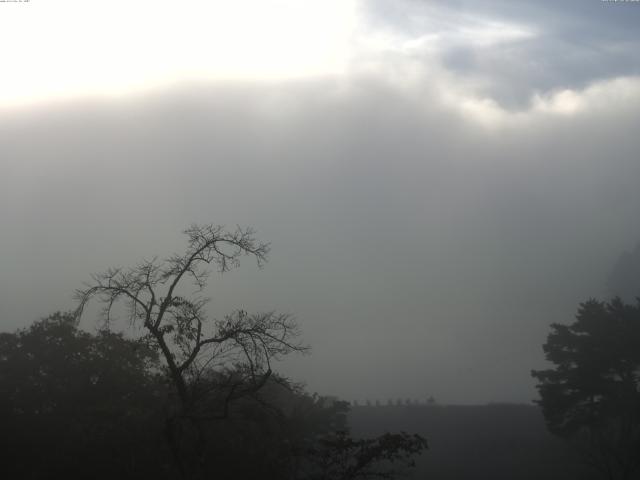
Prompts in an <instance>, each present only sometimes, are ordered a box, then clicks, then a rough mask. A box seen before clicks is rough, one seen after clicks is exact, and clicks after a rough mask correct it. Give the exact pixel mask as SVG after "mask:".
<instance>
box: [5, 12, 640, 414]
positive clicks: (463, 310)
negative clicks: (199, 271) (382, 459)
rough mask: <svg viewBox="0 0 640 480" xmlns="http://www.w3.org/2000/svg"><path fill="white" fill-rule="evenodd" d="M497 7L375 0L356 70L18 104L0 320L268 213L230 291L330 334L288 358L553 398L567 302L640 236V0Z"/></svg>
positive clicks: (334, 388) (337, 370)
mask: <svg viewBox="0 0 640 480" xmlns="http://www.w3.org/2000/svg"><path fill="white" fill-rule="evenodd" d="M480 3H482V4H483V6H482V9H481V11H476V10H470V8H471V7H467V4H468V2H451V4H450V5H449V6H448V7H446V8H444V7H438V6H436V5H435V4H432V3H429V2H427V3H423V2H417V1H406V2H399V3H398V4H397V5H394V6H391V5H390V3H389V2H372V3H371V4H370V6H369V7H367V9H365V10H366V11H365V12H364V14H363V15H364V18H365V19H366V23H364V27H363V28H364V30H366V31H367V32H369V33H370V32H372V31H376V32H378V33H380V32H383V33H384V38H385V39H386V40H385V42H386V43H384V45H382V46H380V44H379V42H378V43H377V42H376V41H374V40H375V39H376V38H377V37H375V36H374V35H368V36H363V37H362V38H361V39H360V44H361V48H360V49H359V50H358V53H357V55H354V56H353V58H352V60H351V64H350V66H349V68H348V69H347V70H346V71H345V72H344V73H343V74H340V75H335V74H331V75H325V76H322V75H319V76H313V77H310V78H304V79H297V80H287V79H282V80H269V81H262V80H259V79H249V80H243V81H237V82H232V81H222V80H206V81H205V80H198V79H190V80H189V79H186V80H183V81H179V82H176V83H174V84H173V85H169V86H165V87H162V88H156V89H154V90H150V91H144V92H137V93H134V94H128V95H122V96H118V97H99V96H82V97H78V98H72V99H66V100H51V101H48V102H41V103H37V104H35V105H28V106H24V107H20V106H8V107H4V108H2V109H1V110H0V149H1V153H0V155H1V157H0V158H1V163H2V175H0V225H2V235H0V258H1V265H2V269H1V270H0V318H1V325H2V330H13V329H15V328H18V327H22V326H26V325H28V324H29V323H30V322H32V321H33V320H35V319H37V318H40V317H43V316H45V315H47V314H49V313H51V312H53V311H56V310H69V309H72V308H73V307H74V303H73V299H72V295H73V292H74V290H75V289H76V288H78V287H81V286H82V284H83V282H84V281H86V280H89V278H90V274H91V273H94V272H99V271H102V270H105V269H106V268H108V267H110V266H128V265H132V264H134V263H135V262H137V261H138V260H140V259H142V258H150V257H152V256H153V255H158V256H160V257H164V256H168V255H170V254H171V253H173V252H180V251H181V250H182V249H183V248H184V245H185V240H184V237H183V236H182V235H181V233H180V232H181V231H182V230H183V229H184V228H186V227H188V226H189V225H190V224H191V223H194V222H196V223H208V222H212V223H217V224H224V225H227V226H229V227H231V228H233V227H234V226H235V225H236V224H237V225H241V226H252V227H254V228H255V229H256V230H257V236H258V238H259V239H260V240H263V241H268V242H270V243H271V247H272V250H271V254H270V256H269V262H268V263H267V265H266V266H265V268H264V269H262V270H259V269H258V268H257V267H256V266H255V264H254V263H252V262H251V261H250V259H247V261H245V262H243V263H242V265H241V267H240V268H239V269H237V270H234V271H232V272H229V273H226V274H224V275H223V276H219V275H213V276H212V279H211V282H210V286H209V289H208V290H207V292H206V293H207V294H208V295H210V296H211V297H212V303H211V305H210V312H211V314H212V316H216V317H220V316H222V315H224V313H227V312H230V311H232V310H235V309H239V308H242V309H245V310H249V311H261V310H276V311H280V312H285V313H291V314H293V315H295V317H296V318H297V319H298V321H299V323H300V325H301V327H302V331H303V338H304V340H305V342H307V343H308V344H310V345H311V347H312V351H311V354H310V355H308V356H298V357H295V358H288V359H286V360H285V361H284V362H283V363H282V364H281V365H280V366H279V370H281V371H282V372H284V373H285V374H287V375H289V376H290V377H292V378H294V379H299V380H301V381H304V382H306V384H307V385H308V388H309V389H310V390H311V391H318V392H321V393H324V394H334V395H338V396H340V397H343V398H345V399H349V400H353V399H359V400H360V401H361V402H362V401H364V400H365V399H370V400H372V401H373V400H375V399H379V400H381V401H383V402H386V400H387V399H388V398H393V399H395V398H398V397H401V398H419V399H425V398H427V397H428V396H430V395H433V396H434V397H435V398H436V399H437V400H438V401H440V402H442V403H462V404H464V403H483V402H490V401H510V402H511V401H512V402H529V401H531V400H532V399H533V398H535V397H536V392H535V389H534V382H533V380H532V379H531V377H530V374H529V372H530V370H531V369H533V368H541V367H543V366H544V365H545V363H544V356H543V352H542V348H541V345H542V344H543V343H544V341H545V339H546V335H547V333H548V331H549V324H550V323H552V322H560V323H569V322H571V321H572V320H573V318H574V314H575V310H576V308H577V305H578V303H579V302H581V301H585V300H586V299H588V298H589V297H598V298H604V297H605V296H606V295H608V294H609V292H608V291H607V289H606V281H607V277H608V275H609V274H610V272H611V269H612V268H613V266H614V265H615V263H616V260H617V259H618V258H619V256H620V255H621V254H622V253H623V252H625V251H630V250H632V249H633V248H634V246H635V245H636V243H637V242H638V241H639V240H640V223H639V222H638V211H639V209H640V189H639V188H638V186H637V183H638V179H639V178H640V162H638V151H640V140H639V138H638V135H637V125H639V124H640V108H639V107H640V78H639V77H638V76H636V75H637V73H638V72H637V67H638V53H637V48H635V46H637V43H636V42H637V33H635V32H634V31H633V30H631V29H630V27H629V25H628V22H630V21H631V20H629V17H631V18H633V19H634V21H635V22H636V23H635V24H636V25H637V20H638V13H640V8H634V9H633V10H631V9H630V8H629V7H630V6H629V5H625V6H618V5H606V4H604V3H603V2H593V3H594V5H589V6H588V7H585V8H584V10H582V11H581V6H580V5H582V4H583V3H589V2H567V5H569V4H570V5H571V8H569V7H568V6H565V4H564V3H563V5H562V7H561V6H557V5H556V3H555V2H536V3H535V6H534V5H528V3H527V2H519V3H521V4H522V6H521V8H519V9H515V7H513V5H512V2H509V5H506V4H503V2H480ZM480 3H479V4H480ZM474 4H475V2H474ZM478 8H480V7H478ZM625 8H626V9H627V10H625V12H626V13H624V14H622V13H621V12H622V9H625ZM604 9H606V12H611V13H606V14H605V13H603V12H604V11H605V10H604ZM550 11H553V12H555V15H554V17H553V20H550V21H549V22H547V21H546V20H545V18H546V17H545V15H548V14H549V12H550ZM578 11H581V13H580V14H578V13H577V12H578ZM461 12H462V13H464V14H462V13H461ZM631 12H632V13H631ZM430 13H431V14H430ZM424 18H427V19H428V21H426V20H425V21H423V20H424ZM452 18H456V19H458V21H459V22H461V23H455V24H453V23H452V20H451V19H452ZM601 18H604V20H602V21H600V19H601ZM421 19H423V20H421ZM485 20H486V21H485ZM421 22H422V23H421ZM496 22H500V23H499V24H500V25H501V27H500V28H498V30H497V32H498V33H497V34H496V32H494V31H493V30H491V29H492V28H494V27H495V25H496V24H497V23H496ZM509 22H511V23H509ZM596 22H597V24H598V25H599V26H598V28H593V26H594V25H596ZM452 25H453V26H452ZM504 25H511V26H510V27H509V28H506V27H504ZM469 32H476V33H477V32H480V33H481V34H483V35H485V36H484V37H477V36H475V37H474V36H473V35H472V33H469ZM492 32H493V33H492ZM380 34H381V35H382V33H380ZM427 34H429V35H431V36H427V37H425V35H427ZM421 38H422V40H420V39H421ZM412 39H413V40H414V41H413V43H412ZM365 40H366V41H365ZM407 42H409V43H407ZM594 45H597V48H596V47H595V46H594ZM632 46H634V47H633V48H631V47H632ZM601 59H606V61H605V62H604V63H603V62H602V61H601ZM94 319H95V317H91V316H85V317H84V319H83V326H84V327H85V328H87V329H95V328H96V325H97V324H96V322H95V320H94Z"/></svg>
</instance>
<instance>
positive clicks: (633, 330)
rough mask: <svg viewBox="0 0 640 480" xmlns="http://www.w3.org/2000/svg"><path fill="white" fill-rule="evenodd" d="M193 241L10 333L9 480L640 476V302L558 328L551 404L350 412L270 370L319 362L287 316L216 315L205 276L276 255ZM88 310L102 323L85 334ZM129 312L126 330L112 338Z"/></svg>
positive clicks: (6, 364)
mask: <svg viewBox="0 0 640 480" xmlns="http://www.w3.org/2000/svg"><path fill="white" fill-rule="evenodd" d="M185 233H186V234H187V238H188V241H187V248H186V250H185V252H184V253H182V254H175V255H172V256H170V257H168V258H166V259H165V260H158V259H157V257H154V258H152V259H150V260H143V261H142V262H140V263H139V264H137V265H135V266H133V267H130V268H128V269H109V270H107V271H105V272H104V273H101V274H97V275H94V276H93V277H92V280H91V282H89V283H88V284H86V285H85V287H84V288H82V289H80V290H78V291H77V292H76V293H77V300H78V304H77V308H76V310H74V311H73V312H68V313H55V314H52V315H50V316H49V317H47V318H44V319H42V320H40V321H37V322H35V323H33V324H32V325H31V326H30V327H28V328H25V329H22V330H19V331H17V332H14V333H0V426H1V428H2V430H1V435H0V455H1V458H0V460H1V461H2V464H1V468H2V470H1V471H0V473H1V474H2V475H3V478H11V479H48V478H65V479H76V478H78V479H80V478H82V479H84V478H92V479H114V478H118V479H134V478H135V479H145V478H152V479H155V480H161V479H186V480H196V479H197V480H200V479H209V478H216V479H223V480H224V479H234V480H243V479H278V480H352V479H393V478H398V476H400V475H403V474H406V475H410V476H411V478H414V479H418V478H425V479H426V478H433V479H477V478H487V479H489V478H490V479H494V480H495V479H524V480H526V479H540V478H544V479H568V480H571V479H591V478H595V476H596V474H599V475H601V476H602V477H604V478H607V479H609V480H614V479H616V480H617V479H620V480H631V479H636V478H638V477H639V476H640V388H639V386H640V302H639V303H638V304H636V305H628V304H625V303H624V302H623V301H622V300H621V299H619V298H617V297H616V298H614V299H613V300H611V301H610V302H600V301H596V300H589V301H588V302H585V303H583V304H581V305H580V307H579V309H578V314H577V316H576V321H575V322H574V323H573V324H570V325H560V324H554V325H552V326H551V333H550V334H549V337H548V339H547V342H546V343H545V345H544V351H545V353H546V356H547V360H548V361H549V362H550V364H551V368H549V369H547V370H537V371H533V372H532V375H533V377H534V378H536V379H537V381H538V385H537V387H538V390H539V392H540V399H539V400H538V401H537V403H538V404H539V407H542V408H539V407H538V406H530V405H488V406H481V407H480V406H475V407H472V406H465V407H462V406H458V407H454V406H449V407H443V406H437V405H433V404H431V405H423V406H418V405H403V406H401V405H396V406H386V407H379V406H377V407H371V406H368V407H354V408H353V409H352V410H351V412H349V406H348V404H347V403H346V402H341V401H339V400H337V399H332V398H328V397H321V396H318V395H316V394H314V395H310V394H309V393H307V392H306V391H305V390H304V388H302V387H301V386H300V385H298V384H295V383H293V382H292V381H290V380H288V379H286V378H284V377H282V376H280V375H278V373H277V372H276V371H274V369H273V366H274V363H275V361H277V360H278V359H280V358H282V357H283V356H286V355H290V354H296V353H304V352H306V351H307V350H308V347H306V346H305V345H304V344H303V343H301V342H300V341H299V331H298V327H297V324H296V322H295V320H294V319H293V318H292V317H291V316H289V315H282V314H277V313H275V312H266V313H252V314H250V313H247V312H245V311H242V310H240V311H236V312H232V313H231V314H229V315H227V316H225V317H224V318H222V319H212V318H210V317H209V316H208V314H207V312H206V308H205V306H206V304H207V301H208V300H207V299H206V298H205V297H202V296H201V295H200V292H202V291H203V289H204V288H205V287H206V285H207V280H208V274H209V271H208V266H209V265H211V266H217V268H218V270H219V271H220V272H226V271H228V270H229V269H231V268H235V267H237V266H238V265H239V261H240V258H241V257H244V256H249V257H254V258H255V259H256V260H257V261H258V264H259V265H261V264H262V263H263V262H264V261H265V260H266V255H267V253H268V250H269V248H268V245H267V244H264V243H259V242H257V241H256V240H255V238H254V236H253V232H252V231H251V230H243V229H240V228H238V229H237V230H236V231H233V232H229V231H226V230H224V229H223V228H222V227H218V226H214V225H206V226H198V225H194V226H192V227H191V228H189V229H188V230H187V231H186V232H185ZM92 301H96V302H97V303H98V304H100V305H102V306H103V315H102V318H101V320H100V321H99V322H96V323H95V328H94V329H93V330H92V331H86V330H82V329H80V328H79V322H80V319H81V316H82V313H83V310H84V308H85V306H86V305H87V304H88V303H89V302H92ZM117 307H120V308H121V311H123V312H124V313H125V320H126V323H125V328H124V329H122V328H121V329H119V330H118V329H116V328H114V323H115V316H114V315H113V314H112V311H113V310H114V309H116V308H117ZM92 332H93V333H92ZM545 424H546V425H545ZM389 432H398V433H389ZM405 432H415V433H405ZM552 434H553V435H555V436H553V435H552ZM425 437H427V438H429V448H430V452H429V454H428V455H423V453H424V452H425V451H426V450H427V441H426V440H425ZM413 467H417V468H413Z"/></svg>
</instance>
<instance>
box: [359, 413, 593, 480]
mask: <svg viewBox="0 0 640 480" xmlns="http://www.w3.org/2000/svg"><path fill="white" fill-rule="evenodd" d="M349 422H350V425H351V428H352V431H353V433H354V434H355V435H357V436H365V437H367V436H372V435H377V434H380V433H383V432H386V431H398V430H404V431H407V432H411V433H419V434H421V435H423V436H425V437H426V438H427V440H428V441H429V451H428V452H427V453H426V454H425V455H423V456H422V458H420V459H419V460H418V462H417V467H416V469H415V470H414V471H413V472H412V473H411V474H410V475H409V477H408V478H410V479H437V480H448V479H452V480H453V479H456V480H464V479H492V480H499V479H505V480H507V479H508V480H518V479H523V480H525V479H531V480H534V479H536V480H539V479H547V480H550V479H558V480H560V479H562V480H568V479H581V480H583V479H591V478H597V476H595V475H593V472H591V470H590V469H587V468H586V467H584V466H582V464H581V463H580V459H579V458H578V457H577V456H576V455H575V454H574V453H573V452H572V451H571V450H570V449H569V448H568V447H567V446H566V445H565V444H564V443H563V442H562V441H560V440H558V439H556V438H555V437H553V436H552V435H551V434H549V433H548V432H547V430H546V428H545V425H544V420H543V418H542V415H541V413H540V410H539V409H538V408H537V407H535V406H530V405H510V404H495V405H485V406H385V407H353V408H352V409H351V412H350V414H349Z"/></svg>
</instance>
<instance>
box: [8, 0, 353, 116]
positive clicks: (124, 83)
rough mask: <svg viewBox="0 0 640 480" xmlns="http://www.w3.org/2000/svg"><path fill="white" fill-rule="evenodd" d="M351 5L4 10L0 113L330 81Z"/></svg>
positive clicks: (78, 2) (147, 3) (65, 5)
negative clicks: (71, 100)
mask: <svg viewBox="0 0 640 480" xmlns="http://www.w3.org/2000/svg"><path fill="white" fill-rule="evenodd" d="M355 22H356V5H355V2H354V1H351V0H324V1H322V2H318V1H300V0H275V1H269V2H262V1H251V0H234V1H233V2H228V1H223V0H214V1H203V0H200V1H199V0H181V1H158V0H137V1H135V2H129V1H123V0H112V1H109V2H97V1H87V0H58V1H56V2H31V3H26V4H25V3H15V4H5V5H3V9H2V15H0V41H1V42H2V45H3V48H2V49H1V50H0V64H1V65H2V67H3V72H2V77H1V78H0V104H4V105H7V104H25V103H31V102H34V101H35V102H37V101H39V100H42V99H49V98H68V97H75V96H78V95H95V94H106V95H118V94H121V93H128V92H131V91H135V90H138V89H140V88H145V89H148V88H150V87H153V86H161V85H166V84H167V83H171V82H174V81H181V80H185V79H205V80H209V79H222V80H229V79H233V80H236V79H247V80H273V79H286V78H300V77H307V76H314V75H316V76H317V75H327V74H335V73H339V72H340V71H342V69H344V67H345V65H346V63H347V60H348V56H349V54H350V51H349V43H350V36H351V34H352V31H353V29H354V24H355Z"/></svg>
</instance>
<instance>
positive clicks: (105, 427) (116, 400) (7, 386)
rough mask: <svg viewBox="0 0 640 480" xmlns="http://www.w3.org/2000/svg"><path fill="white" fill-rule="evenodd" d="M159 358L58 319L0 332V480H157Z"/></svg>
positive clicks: (162, 466)
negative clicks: (143, 479)
mask: <svg viewBox="0 0 640 480" xmlns="http://www.w3.org/2000/svg"><path fill="white" fill-rule="evenodd" d="M161 378H162V377H161V376H160V375H159V363H158V358H157V354H156V353H155V352H154V351H153V350H150V349H148V348H146V347H144V346H141V345H139V344H137V343H135V342H132V341H130V340H127V339H125V338H123V336H122V335H119V334H116V333H112V332H108V331H100V332H98V333H97V334H96V335H92V334H89V333H87V332H83V331H80V330H78V329H77V328H76V325H75V318H74V316H73V315H71V314H64V313H56V314H53V315H51V316H49V317H47V318H45V319H43V320H40V321H38V322H35V323H34V324H33V325H31V327H29V328H27V329H24V330H19V331H18V332H16V333H14V334H10V333H1V334H0V424H1V425H2V435H0V437H2V440H1V442H2V445H1V449H2V452H3V454H4V455H6V460H5V462H3V473H5V472H8V474H7V476H6V478H53V477H56V476H61V477H62V478H116V477H117V478H133V477H138V478H139V476H141V475H153V476H155V477H156V478H162V476H163V472H166V469H167V468H168V466H167V462H166V461H165V460H164V458H166V454H167V453H168V451H166V449H164V448H163V445H164V443H163V442H162V436H161V431H160V429H159V428H158V425H161V422H160V421H159V419H160V418H161V417H159V415H158V413H159V412H158V411H156V410H154V409H153V408H150V405H151V406H153V405H156V404H158V403H159V402H162V401H163V399H164V398H165V397H166V388H165V386H164V385H163V383H162V381H161Z"/></svg>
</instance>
